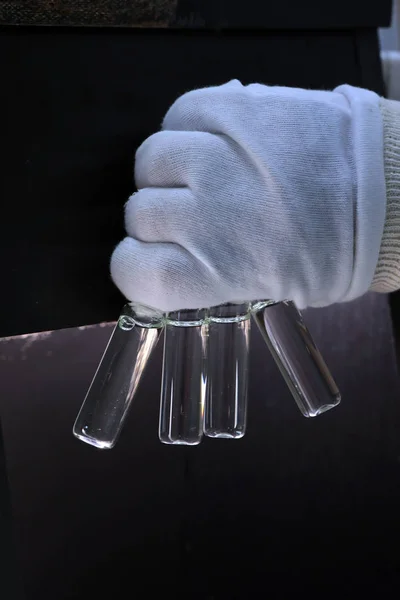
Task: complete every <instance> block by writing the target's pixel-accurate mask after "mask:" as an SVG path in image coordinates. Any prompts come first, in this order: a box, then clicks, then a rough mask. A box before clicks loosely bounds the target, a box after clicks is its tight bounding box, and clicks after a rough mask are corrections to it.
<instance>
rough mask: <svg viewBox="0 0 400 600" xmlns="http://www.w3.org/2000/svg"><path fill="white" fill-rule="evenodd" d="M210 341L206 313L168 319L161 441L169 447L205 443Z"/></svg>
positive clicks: (188, 312)
mask: <svg viewBox="0 0 400 600" xmlns="http://www.w3.org/2000/svg"><path fill="white" fill-rule="evenodd" d="M207 338H208V324H207V321H206V311H205V310H184V311H178V312H174V313H169V314H168V315H167V320H166V325H165V337H164V357H163V372H162V385H161V401H160V420H159V438H160V440H161V441H162V442H163V443H165V444H181V445H187V446H193V445H196V444H199V443H200V442H201V438H202V435H203V419H204V401H205V393H206V383H207Z"/></svg>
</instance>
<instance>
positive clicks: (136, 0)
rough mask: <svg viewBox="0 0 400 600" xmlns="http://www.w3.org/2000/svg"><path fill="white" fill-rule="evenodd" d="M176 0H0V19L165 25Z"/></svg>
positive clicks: (6, 21) (7, 21)
mask: <svg viewBox="0 0 400 600" xmlns="http://www.w3.org/2000/svg"><path fill="white" fill-rule="evenodd" d="M177 4H178V0H128V1H127V0H0V23H4V24H13V25H25V24H29V25H63V26H108V27H117V26H132V27H168V25H169V24H170V23H171V22H172V21H173V20H174V18H175V14H176V7H177Z"/></svg>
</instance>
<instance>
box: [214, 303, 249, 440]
mask: <svg viewBox="0 0 400 600" xmlns="http://www.w3.org/2000/svg"><path fill="white" fill-rule="evenodd" d="M208 316H209V333H208V372H207V394H206V406H205V417H204V434H205V435H206V436H207V437H212V438H231V439H234V438H241V437H243V436H244V434H245V430H246V418H247V388H248V365H249V342H250V312H249V304H248V303H247V304H239V305H238V304H223V305H220V306H216V307H213V308H211V309H210V310H209V313H208Z"/></svg>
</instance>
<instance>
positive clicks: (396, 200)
mask: <svg viewBox="0 0 400 600" xmlns="http://www.w3.org/2000/svg"><path fill="white" fill-rule="evenodd" d="M380 109H381V113H382V117H383V131H384V167H385V180H386V217H385V224H384V229H383V237H382V242H381V247H380V251H379V258H378V264H377V267H376V270H375V274H374V278H373V280H372V284H371V290H373V291H375V292H383V293H387V292H393V291H395V290H398V289H399V288H400V102H395V101H392V100H385V99H384V98H381V100H380Z"/></svg>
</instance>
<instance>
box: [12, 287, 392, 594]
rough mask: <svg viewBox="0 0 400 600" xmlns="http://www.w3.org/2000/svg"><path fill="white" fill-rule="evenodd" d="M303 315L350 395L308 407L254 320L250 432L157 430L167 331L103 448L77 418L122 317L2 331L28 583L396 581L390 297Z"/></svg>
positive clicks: (50, 590) (386, 585)
mask: <svg viewBox="0 0 400 600" xmlns="http://www.w3.org/2000/svg"><path fill="white" fill-rule="evenodd" d="M305 318H306V322H307V324H308V326H309V327H310V330H311V332H312V334H313V335H314V338H315V340H316V342H317V343H318V345H319V347H320V349H321V351H322V354H323V356H324V358H325V359H326V362H327V363H328V365H329V367H330V369H331V371H332V374H333V375H334V377H335V379H336V382H337V384H338V386H339V388H340V390H341V392H342V403H341V405H340V406H339V407H338V408H336V409H334V410H332V411H330V412H328V413H326V414H324V415H322V416H320V417H318V418H316V419H305V418H304V417H302V416H301V415H300V413H299V411H298V409H297V407H296V406H295V404H294V402H293V400H292V398H291V396H290V394H289V393H288V390H287V388H286V386H285V384H284V383H283V381H282V378H281V377H280V374H279V372H278V370H277V368H276V366H275V364H274V362H273V360H272V358H271V357H270V356H269V353H268V351H267V349H266V347H265V346H264V343H263V341H262V339H261V336H260V335H259V333H258V331H257V330H256V328H253V329H254V331H253V330H252V335H251V372H250V389H249V423H248V431H247V434H246V435H245V437H244V438H243V439H242V440H239V441H231V440H205V441H204V442H203V443H202V444H201V445H200V446H199V447H195V448H182V447H177V448H174V447H168V446H163V445H162V444H161V443H160V442H159V441H158V439H157V421H158V401H159V389H160V367H161V355H162V344H159V346H158V348H157V350H156V355H155V356H154V358H153V359H152V361H151V365H150V368H149V370H148V371H147V372H146V373H145V376H144V380H143V385H142V387H141V390H140V392H139V394H138V397H137V401H136V403H135V405H134V407H133V408H132V412H131V414H130V417H129V419H128V422H127V424H126V427H125V430H124V433H123V435H122V437H121V440H120V442H119V444H118V445H117V446H116V448H115V449H114V450H112V451H103V452H102V451H98V450H95V449H93V448H90V447H88V446H86V445H85V444H82V443H80V442H78V441H77V440H75V439H73V437H72V434H71V427H72V423H73V420H74V418H75V415H76V413H77V410H78V408H79V406H80V404H81V401H82V399H83V397H84V394H85V391H86V389H87V386H88V384H89V382H90V380H91V377H92V374H93V372H94V370H95V367H96V365H97V362H98V360H99V358H100V357H101V354H102V351H103V348H104V346H105V344H106V342H107V339H108V337H109V335H110V332H111V328H110V326H105V327H99V326H97V327H96V326H95V327H89V328H81V329H69V330H62V331H57V332H54V333H52V334H42V335H39V336H26V337H23V338H14V339H10V340H3V341H2V342H1V344H0V382H1V386H0V411H1V414H2V421H3V428H4V439H5V446H6V453H7V458H8V465H9V477H10V484H11V492H12V501H13V511H14V519H15V532H16V539H17V543H18V557H19V560H20V563H21V566H22V573H23V577H24V581H25V584H26V589H27V598H28V600H54V599H57V600H70V599H71V598H76V599H79V600H85V599H86V598H88V597H91V598H100V599H102V598H117V597H118V598H119V597H122V596H125V595H126V590H129V592H130V593H132V597H135V598H140V599H141V598H148V597H150V596H151V595H152V592H156V591H157V592H160V591H161V590H163V591H164V595H162V594H161V595H160V596H158V597H172V596H173V597H175V598H178V599H179V598H190V600H193V599H197V598H199V599H202V600H211V599H213V600H220V599H223V600H226V599H229V600H235V599H236V598H255V597H258V596H259V590H263V591H264V592H265V593H261V597H264V596H265V597H268V598H272V599H273V600H275V598H293V597H296V594H297V595H299V596H300V595H304V597H307V598H308V599H309V600H310V599H312V600H314V599H315V600H317V599H319V598H321V597H323V598H324V600H327V599H328V600H331V598H334V599H335V600H336V599H337V598H338V597H342V596H343V594H344V596H348V597H353V598H359V597H363V595H364V594H365V593H366V592H367V591H369V592H371V593H372V594H374V593H375V594H376V595H377V596H379V597H382V594H383V595H385V592H386V593H388V592H393V591H396V590H397V591H398V589H399V588H398V586H399V584H400V554H399V552H398V551H397V550H396V549H397V548H398V540H399V539H400V519H399V516H398V510H399V506H400V386H399V378H398V374H397V371H396V366H395V358H394V349H393V340H392V332H391V321H390V312H389V306H388V300H387V298H386V297H385V296H380V295H378V294H370V295H367V296H365V297H364V298H362V299H360V300H357V301H356V302H353V303H349V304H343V305H340V306H333V307H330V308H327V309H320V310H312V311H307V312H306V314H305ZM166 589H167V590H170V596H166V595H165V590H166ZM185 592H186V594H185ZM267 592H268V593H267ZM303 592H304V594H303ZM385 597H394V596H391V595H388V596H385Z"/></svg>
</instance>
